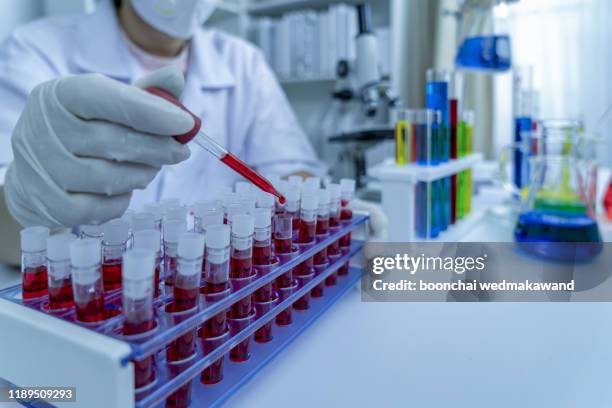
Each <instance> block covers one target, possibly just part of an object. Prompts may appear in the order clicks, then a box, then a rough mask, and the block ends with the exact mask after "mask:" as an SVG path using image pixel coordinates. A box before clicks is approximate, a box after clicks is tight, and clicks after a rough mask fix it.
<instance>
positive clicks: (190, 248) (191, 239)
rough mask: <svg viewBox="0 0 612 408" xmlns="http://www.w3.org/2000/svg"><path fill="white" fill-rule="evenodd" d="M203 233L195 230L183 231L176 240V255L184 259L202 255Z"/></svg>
mask: <svg viewBox="0 0 612 408" xmlns="http://www.w3.org/2000/svg"><path fill="white" fill-rule="evenodd" d="M205 242H206V241H205V238H204V234H198V233H197V232H183V233H182V234H181V235H180V237H179V241H178V250H177V253H178V256H180V257H181V258H186V259H195V258H198V257H201V256H203V255H204V243H205Z"/></svg>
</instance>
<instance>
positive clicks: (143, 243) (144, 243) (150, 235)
mask: <svg viewBox="0 0 612 408" xmlns="http://www.w3.org/2000/svg"><path fill="white" fill-rule="evenodd" d="M160 239H161V233H160V232H159V230H157V229H155V228H151V229H143V230H140V231H135V232H134V248H141V249H149V250H151V251H154V252H155V253H157V252H159V251H160Z"/></svg>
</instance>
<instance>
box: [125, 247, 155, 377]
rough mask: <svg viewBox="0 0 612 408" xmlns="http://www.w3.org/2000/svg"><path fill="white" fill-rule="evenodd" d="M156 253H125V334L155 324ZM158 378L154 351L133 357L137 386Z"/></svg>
mask: <svg viewBox="0 0 612 408" xmlns="http://www.w3.org/2000/svg"><path fill="white" fill-rule="evenodd" d="M156 258H157V254H156V253H155V252H154V251H152V250H150V249H143V248H135V249H132V250H129V251H127V252H126V253H125V254H123V276H122V287H123V290H122V295H123V303H122V304H123V334H124V335H125V336H137V335H141V334H144V333H147V332H150V331H151V330H153V329H154V328H155V326H156V324H155V316H154V314H153V291H154V287H153V274H154V270H155V263H156ZM153 380H155V355H151V356H148V357H145V358H143V359H142V360H137V361H134V388H136V389H138V388H142V387H144V386H146V385H148V384H150V383H152V382H153Z"/></svg>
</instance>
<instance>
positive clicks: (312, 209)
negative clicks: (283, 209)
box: [293, 178, 319, 310]
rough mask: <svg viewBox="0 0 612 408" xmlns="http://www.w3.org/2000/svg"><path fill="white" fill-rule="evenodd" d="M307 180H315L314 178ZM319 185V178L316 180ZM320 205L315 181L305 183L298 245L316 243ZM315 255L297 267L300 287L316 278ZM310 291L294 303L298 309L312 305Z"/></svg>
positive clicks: (306, 245) (308, 245)
mask: <svg viewBox="0 0 612 408" xmlns="http://www.w3.org/2000/svg"><path fill="white" fill-rule="evenodd" d="M307 180H313V179H312V178H310V179H307ZM315 181H316V182H317V185H318V184H319V181H318V179H316V180H315ZM318 207H319V189H318V187H317V188H315V187H314V183H312V182H311V183H309V184H306V183H305V184H304V185H303V188H302V200H301V208H300V226H299V233H298V240H297V242H298V245H300V247H305V248H309V247H311V246H312V245H314V244H315V236H316V231H317V227H316V225H317V210H318ZM313 262H314V257H309V258H307V259H306V260H305V261H304V262H302V263H301V264H299V265H298V266H297V269H296V273H295V275H296V279H297V281H298V284H299V287H302V286H304V285H305V284H307V283H308V282H310V281H311V280H312V279H313V278H314V268H313V265H314V263H313ZM309 305H310V293H307V294H305V295H304V296H302V297H301V298H300V299H298V300H297V301H296V302H295V303H294V304H293V307H295V308H296V309H298V310H306V309H308V308H309V307H310V306H309Z"/></svg>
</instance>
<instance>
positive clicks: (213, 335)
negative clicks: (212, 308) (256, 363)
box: [200, 224, 230, 384]
mask: <svg viewBox="0 0 612 408" xmlns="http://www.w3.org/2000/svg"><path fill="white" fill-rule="evenodd" d="M229 270H230V228H229V226H227V225H224V224H220V225H211V226H210V227H208V228H207V229H206V267H205V286H204V295H205V297H206V299H207V300H215V299H217V298H219V299H220V298H221V297H222V296H224V294H226V293H227V292H228V290H229V286H228V282H229ZM226 318H227V314H226V311H225V310H224V311H221V312H220V313H218V314H217V315H216V316H213V317H212V318H210V319H208V320H207V321H206V322H204V325H203V326H202V329H201V332H200V336H201V337H202V343H203V348H204V349H207V350H209V351H212V350H214V348H215V347H217V346H218V345H220V340H219V339H220V338H222V336H224V335H226V334H227V319H226ZM222 378H223V357H221V358H219V359H218V360H217V361H215V362H214V363H213V364H211V365H210V366H209V367H208V368H206V369H205V370H204V371H203V372H202V375H201V377H200V381H201V382H202V383H203V384H216V383H218V382H219V381H221V379H222Z"/></svg>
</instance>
